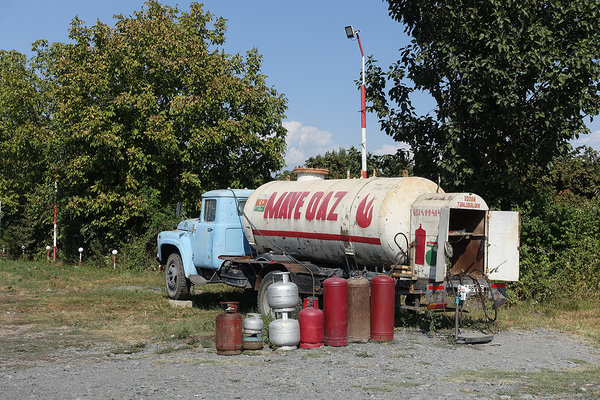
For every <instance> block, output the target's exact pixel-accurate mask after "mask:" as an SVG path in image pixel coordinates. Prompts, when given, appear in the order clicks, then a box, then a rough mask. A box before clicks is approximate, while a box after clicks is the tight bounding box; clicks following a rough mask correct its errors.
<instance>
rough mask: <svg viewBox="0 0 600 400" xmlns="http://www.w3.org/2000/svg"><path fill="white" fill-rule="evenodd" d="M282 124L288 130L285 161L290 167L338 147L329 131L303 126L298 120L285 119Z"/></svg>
mask: <svg viewBox="0 0 600 400" xmlns="http://www.w3.org/2000/svg"><path fill="white" fill-rule="evenodd" d="M283 126H284V127H285V129H287V130H288V134H287V139H286V142H287V151H286V154H285V162H286V164H287V166H288V168H290V169H291V168H293V167H295V166H298V165H301V164H302V163H304V161H306V159H307V158H309V157H312V156H315V155H317V154H324V153H325V152H327V151H331V150H337V149H338V148H339V147H340V146H339V145H338V144H337V143H335V142H334V141H333V134H332V133H331V132H329V131H325V130H322V129H319V128H317V127H314V126H305V125H302V123H301V122H298V121H285V122H284V123H283Z"/></svg>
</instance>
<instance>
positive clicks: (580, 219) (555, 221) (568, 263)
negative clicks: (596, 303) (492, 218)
mask: <svg viewBox="0 0 600 400" xmlns="http://www.w3.org/2000/svg"><path fill="white" fill-rule="evenodd" d="M520 270H521V276H520V281H519V282H518V283H516V284H514V285H512V289H513V290H514V291H515V294H516V295H517V297H519V298H530V299H535V300H540V301H542V300H547V299H549V298H551V297H563V298H564V297H571V296H574V295H586V294H587V293H590V292H595V291H597V290H598V289H600V198H599V197H598V196H596V197H594V198H592V199H586V198H582V197H578V196H575V195H573V194H570V193H567V194H565V193H563V194H561V195H559V196H556V197H555V198H552V197H548V201H546V202H545V205H544V206H543V207H541V208H540V209H538V211H533V210H528V211H526V212H524V213H523V214H522V226H521V267H520Z"/></svg>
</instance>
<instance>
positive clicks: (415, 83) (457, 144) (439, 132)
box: [367, 0, 600, 206]
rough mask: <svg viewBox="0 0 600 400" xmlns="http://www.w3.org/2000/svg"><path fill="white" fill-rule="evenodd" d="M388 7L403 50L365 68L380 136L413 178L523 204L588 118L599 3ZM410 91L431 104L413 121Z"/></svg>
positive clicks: (410, 3)
mask: <svg viewBox="0 0 600 400" xmlns="http://www.w3.org/2000/svg"><path fill="white" fill-rule="evenodd" d="M388 3H389V12H390V16H391V17H392V18H393V19H395V20H397V21H399V22H402V23H403V24H405V27H406V31H407V33H409V34H410V35H412V37H413V40H412V42H411V44H410V45H408V46H406V47H404V48H402V49H401V50H400V54H401V57H400V60H399V61H398V62H396V63H395V64H393V65H392V66H390V68H389V70H388V71H387V72H384V71H383V70H382V69H381V67H379V66H378V65H377V63H376V61H375V60H373V59H372V58H371V59H370V60H369V62H368V79H369V82H368V84H367V89H368V93H367V94H368V99H369V100H370V101H371V104H372V107H371V110H374V111H376V112H377V114H378V116H379V118H380V123H381V126H382V129H383V130H385V132H386V133H387V134H388V135H390V136H392V137H394V138H395V139H396V140H398V141H405V142H407V143H409V145H410V146H411V149H412V151H413V152H414V160H415V170H416V172H417V173H418V174H422V175H425V176H428V177H434V176H435V175H437V173H440V174H441V176H442V182H443V185H444V187H446V188H448V189H450V190H470V191H475V192H477V193H479V194H481V195H483V196H485V197H486V198H487V199H489V200H490V202H491V203H492V204H496V205H499V204H502V205H504V206H511V205H515V204H520V203H522V202H523V201H524V200H525V199H528V198H531V196H532V193H534V186H535V182H536V181H537V180H538V178H539V177H540V176H542V175H544V174H545V173H546V172H547V171H548V169H549V166H550V163H551V161H552V160H553V158H554V157H555V156H556V155H557V154H562V153H564V152H565V151H567V149H568V141H569V140H570V139H573V138H575V137H577V136H578V135H580V134H584V133H587V132H588V130H587V128H586V126H585V124H584V117H585V116H586V115H592V116H593V115H596V114H598V113H599V111H600V96H599V88H600V87H599V82H600V66H599V65H598V62H599V59H600V22H599V21H600V3H599V2H598V1H596V0H574V1H571V2H567V3H565V2H562V1H558V0H552V1H544V2H541V1H534V0H532V1H516V0H509V1H505V0H488V1H484V2H473V1H467V0H460V1H454V2H446V1H442V2H427V1H422V0H388ZM409 80H410V82H409ZM388 82H389V84H390V85H391V88H389V89H386V86H387V85H388ZM418 92H426V93H428V94H430V95H431V96H432V97H433V99H434V100H435V104H436V106H435V109H434V111H433V112H432V113H428V114H425V115H421V114H419V113H418V112H417V110H415V107H414V106H413V104H412V102H411V100H412V98H411V96H412V95H413V94H415V93H418Z"/></svg>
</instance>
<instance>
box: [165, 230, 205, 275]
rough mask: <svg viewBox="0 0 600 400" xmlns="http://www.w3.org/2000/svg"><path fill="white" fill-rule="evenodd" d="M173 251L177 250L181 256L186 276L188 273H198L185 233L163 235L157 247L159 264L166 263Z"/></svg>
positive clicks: (190, 243) (188, 239) (189, 241)
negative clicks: (173, 235)
mask: <svg viewBox="0 0 600 400" xmlns="http://www.w3.org/2000/svg"><path fill="white" fill-rule="evenodd" d="M175 251H177V252H178V253H179V256H180V257H181V261H182V262H183V269H184V271H185V276H186V278H189V277H190V275H197V274H198V273H197V271H196V267H195V266H194V259H193V256H194V254H193V252H192V242H191V240H190V237H189V236H187V235H185V234H180V235H177V237H167V236H166V235H163V237H161V240H160V246H159V248H158V258H159V260H160V262H161V264H164V263H166V262H167V258H169V255H171V254H172V253H173V252H175Z"/></svg>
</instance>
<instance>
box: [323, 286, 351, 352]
mask: <svg viewBox="0 0 600 400" xmlns="http://www.w3.org/2000/svg"><path fill="white" fill-rule="evenodd" d="M323 316H324V318H325V345H327V346H347V345H348V281H346V280H345V279H342V278H340V277H338V276H337V275H333V276H332V277H331V278H328V279H325V281H324V282H323Z"/></svg>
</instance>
